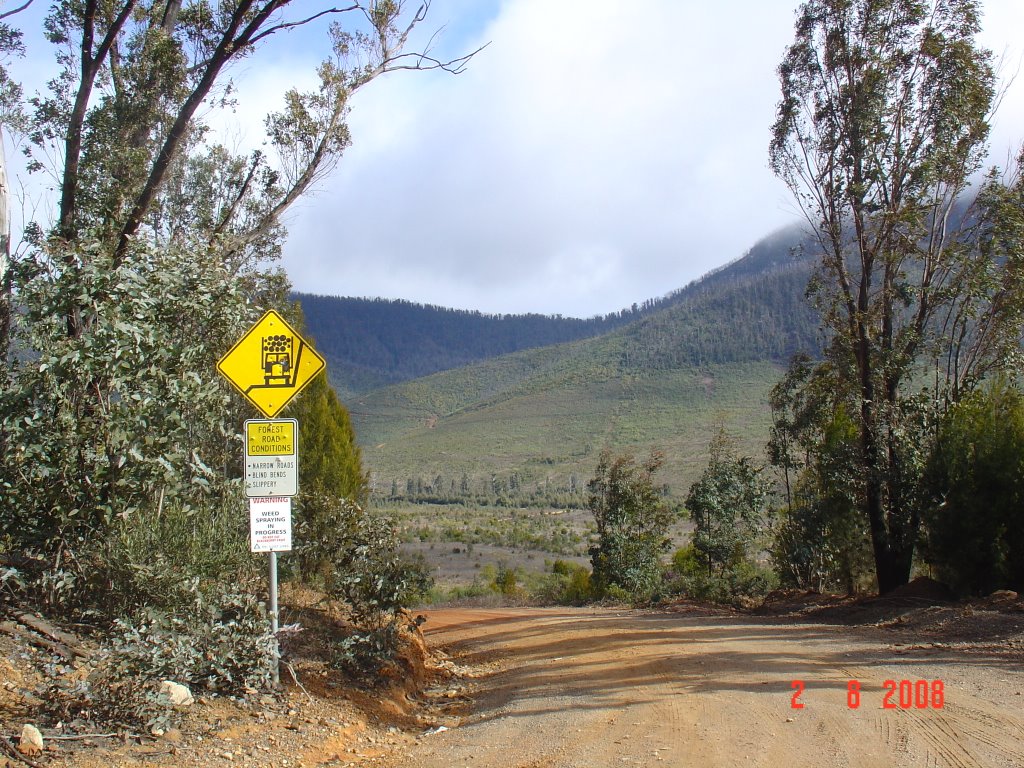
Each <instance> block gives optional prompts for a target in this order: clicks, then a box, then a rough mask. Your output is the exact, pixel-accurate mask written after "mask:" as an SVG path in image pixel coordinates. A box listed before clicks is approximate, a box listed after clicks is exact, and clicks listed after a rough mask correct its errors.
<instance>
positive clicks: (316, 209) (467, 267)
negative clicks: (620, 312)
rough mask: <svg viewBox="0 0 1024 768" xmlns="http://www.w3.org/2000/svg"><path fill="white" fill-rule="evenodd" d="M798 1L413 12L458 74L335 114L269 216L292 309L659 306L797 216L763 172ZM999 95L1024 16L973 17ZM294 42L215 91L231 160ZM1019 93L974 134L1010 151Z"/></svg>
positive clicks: (664, 0) (299, 59)
mask: <svg viewBox="0 0 1024 768" xmlns="http://www.w3.org/2000/svg"><path fill="white" fill-rule="evenodd" d="M796 7H797V0H792V1H791V0H731V2H722V3H713V2H707V1H706V0H699V1H698V0H646V1H645V2H643V3H624V2H622V1H621V0H576V1H575V2H551V0H434V2H433V4H432V7H431V11H430V15H429V16H428V18H427V20H426V21H425V22H424V23H423V28H424V30H429V31H433V30H434V29H436V28H437V27H439V26H441V25H444V26H445V29H444V30H443V32H442V35H441V37H440V38H439V40H440V42H439V48H438V54H439V55H444V54H449V55H458V54H459V53H462V52H466V51H469V50H473V49H475V48H476V47H477V46H479V45H482V44H483V43H488V42H489V43H490V45H489V46H488V47H487V49H486V50H484V51H483V52H481V53H480V54H478V55H477V56H476V58H475V59H474V60H473V61H472V63H471V64H470V66H469V68H468V70H467V71H466V72H465V73H464V74H461V75H459V76H450V75H445V74H441V73H395V74H392V75H389V76H387V77H385V78H382V79H380V80H378V81H376V82H374V83H372V84H371V85H370V86H368V87H367V89H365V90H363V91H362V92H360V93H359V94H358V95H357V96H356V97H355V99H354V100H353V109H352V113H351V116H350V120H349V123H350V127H351V131H352V136H353V145H352V147H351V148H350V149H349V150H348V152H347V153H346V155H345V157H344V159H343V160H342V162H341V164H340V166H339V167H338V169H337V170H336V171H335V173H334V175H333V176H332V177H331V178H330V179H329V180H328V181H327V182H325V183H323V184H322V185H321V187H320V189H319V190H318V191H317V193H316V194H315V195H314V196H312V197H310V198H307V199H306V200H304V201H302V202H301V203H299V205H298V206H297V207H296V208H295V209H293V211H292V212H291V213H290V215H289V216H288V219H287V225H288V228H289V232H290V235H289V238H288V241H287V244H286V246H285V256H284V267H285V269H286V270H287V272H288V274H289V276H290V278H291V280H292V283H293V285H294V287H295V289H296V290H299V291H307V292H315V293H321V294H329V295H337V296H373V297H376V296H381V297H387V298H402V299H409V300H413V301H418V302H424V303H431V304H438V305H443V306H449V307H459V308H466V309H479V310H482V311H485V312H496V313H505V312H508V313H522V312H541V313H549V314H555V313H558V314H563V315H575V316H591V315H594V314H602V313H605V312H609V311H613V310H617V309H620V308H622V307H625V306H629V305H630V304H632V303H633V302H642V301H643V300H644V299H647V298H652V297H657V296H661V295H663V294H665V293H667V292H669V291H671V290H673V289H676V288H679V287H682V286H683V285H685V284H686V283H688V282H689V281H690V280H693V279H695V278H697V277H699V276H700V275H702V274H704V273H705V272H707V271H708V270H709V269H712V268H714V267H716V266H719V265H721V264H723V263H725V262H727V261H730V260H732V259H735V258H737V257H739V256H741V255H743V253H744V252H745V251H746V250H747V249H748V248H750V246H752V245H753V244H754V243H755V242H756V241H757V240H758V239H759V238H760V237H762V236H763V235H765V234H767V233H768V232H770V231H771V230H773V229H775V228H777V227H779V226H782V225H785V224H787V223H790V222H793V221H795V220H796V219H797V215H796V211H795V208H794V205H793V203H792V201H791V198H790V196H789V193H788V191H787V190H786V189H785V187H784V186H783V185H782V184H781V182H779V181H777V180H776V179H775V178H774V177H773V176H772V174H771V172H770V171H769V170H768V152H767V147H768V140H769V129H770V126H771V123H772V121H773V117H774V110H775V105H776V102H777V100H778V93H779V88H778V81H777V78H776V74H775V69H776V67H777V65H778V63H779V61H780V59H781V58H782V55H783V51H784V49H785V47H786V45H787V44H788V43H789V42H790V41H791V40H792V37H793V21H794V11H795V8H796ZM984 7H985V18H984V26H985V34H984V35H983V37H982V43H983V44H984V45H986V46H988V47H989V48H991V49H993V50H994V51H995V52H996V54H997V55H1004V54H1005V56H1006V58H1007V62H1008V65H1007V67H1006V69H1005V71H1004V74H1005V75H1006V76H1012V75H1013V74H1014V73H1016V72H1017V70H1018V69H1019V68H1020V62H1021V59H1022V56H1024V38H1022V37H1021V30H1024V2H1022V1H1021V0H986V1H985V2H984ZM317 40H318V38H316V37H314V36H313V35H311V34H310V33H309V32H303V33H302V34H296V35H292V36H284V37H282V38H281V40H279V41H277V42H276V43H275V45H274V46H273V47H272V48H268V49H267V50H266V51H263V52H262V53H261V54H258V55H257V56H256V57H255V58H253V59H252V60H251V63H249V64H247V65H246V69H244V70H241V71H239V72H236V73H235V75H236V78H237V80H238V83H239V87H240V104H241V106H240V109H239V112H238V116H237V119H238V121H239V128H238V130H239V131H240V133H241V135H242V142H243V143H249V142H250V141H254V140H255V139H254V138H253V137H254V136H256V133H255V130H253V131H252V132H251V133H248V132H247V128H246V126H258V125H260V116H261V114H262V113H263V112H264V111H265V109H266V108H267V106H268V105H273V97H274V94H277V93H280V92H282V91H283V90H284V89H285V88H286V87H288V86H290V85H292V84H295V85H300V86H301V85H312V83H313V69H314V67H315V65H316V63H317V61H318V60H319V58H320V57H321V52H320V51H318V50H317ZM1022 91H1024V83H1018V84H1017V85H1016V86H1014V87H1011V88H1010V91H1009V93H1008V94H1007V97H1006V99H1005V101H1004V104H1003V106H1002V110H1001V112H1000V114H999V117H998V120H997V123H996V126H995V132H994V134H993V140H992V149H993V154H994V156H995V157H994V160H995V161H998V162H1005V159H1006V156H1007V154H1008V153H1010V154H1012V153H1013V152H1014V147H1016V145H1017V143H1018V142H1019V141H1020V140H1021V139H1024V94H1022Z"/></svg>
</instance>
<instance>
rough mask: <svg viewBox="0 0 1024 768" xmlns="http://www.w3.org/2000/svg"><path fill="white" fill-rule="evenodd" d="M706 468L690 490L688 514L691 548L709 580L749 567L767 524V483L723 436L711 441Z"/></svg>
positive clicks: (748, 458)
mask: <svg viewBox="0 0 1024 768" xmlns="http://www.w3.org/2000/svg"><path fill="white" fill-rule="evenodd" d="M708 453H709V462H708V466H707V467H706V468H705V469H704V471H703V472H702V473H701V474H700V477H698V478H697V480H696V481H695V482H694V483H693V485H691V486H690V492H689V494H688V495H687V497H686V509H687V510H689V512H690V516H691V518H692V520H693V525H694V530H693V549H694V552H695V554H696V556H697V558H698V559H699V560H700V562H701V564H702V565H703V567H704V568H705V570H706V573H707V575H708V576H724V575H726V573H727V572H728V571H730V570H734V569H736V568H739V567H741V566H742V565H743V564H745V563H750V562H751V561H752V559H753V557H754V555H755V554H756V552H757V545H758V543H759V542H760V535H761V532H762V530H763V528H764V525H765V504H766V502H767V499H768V491H769V483H768V481H767V480H766V479H765V478H764V476H763V471H762V469H761V468H760V467H758V466H757V465H756V464H754V462H753V461H752V460H751V458H750V457H748V456H739V455H737V454H736V452H735V450H734V448H733V447H732V444H731V442H730V440H729V439H728V437H727V435H726V434H725V432H724V431H719V433H718V434H717V435H716V436H715V437H714V438H712V440H711V443H710V445H709V450H708Z"/></svg>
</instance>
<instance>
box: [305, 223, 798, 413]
mask: <svg viewBox="0 0 1024 768" xmlns="http://www.w3.org/2000/svg"><path fill="white" fill-rule="evenodd" d="M800 242H801V234H800V231H799V229H797V228H795V227H792V228H787V229H783V230H780V231H778V232H775V233H773V234H771V235H769V236H768V237H765V238H764V239H762V240H761V241H759V242H758V243H757V244H756V245H755V246H754V247H753V248H751V250H750V251H749V252H748V253H747V254H746V255H745V256H743V257H742V258H740V259H737V260H736V261H733V262H731V263H730V264H727V265H725V266H723V267H721V268H719V269H718V270H715V271H714V272H712V273H711V274H709V275H706V276H705V277H704V278H702V279H700V280H696V281H694V282H693V283H691V284H690V285H688V286H686V287H685V288H681V289H677V290H674V291H671V292H668V293H666V295H665V296H663V297H662V298H659V299H649V300H647V301H645V302H644V303H643V304H642V305H633V306H632V307H629V308H627V309H623V310H621V311H618V312H611V313H609V314H606V315H604V316H598V317H592V318H589V319H578V318H565V317H561V316H546V315H536V314H533V315H487V314H483V313H481V312H474V311H466V310H456V309H445V308H443V307H435V306H424V305H422V304H415V303H413V302H409V301H393V300H385V299H359V298H338V297H329V296H316V295H312V294H294V298H295V299H297V300H299V301H300V302H301V304H302V309H303V312H304V314H305V317H306V322H307V326H308V328H309V331H310V333H311V334H312V336H313V337H314V339H315V340H316V345H317V349H318V350H319V351H320V352H321V353H322V354H323V355H324V356H325V357H326V358H327V360H328V371H329V375H330V378H331V383H332V384H333V385H334V387H335V389H336V390H337V391H338V392H339V394H341V395H342V397H347V396H351V395H353V394H356V393H361V392H367V391H370V390H373V389H376V388H378V387H381V386H385V385H388V384H395V383H399V382H402V381H408V380H410V379H416V378H420V377H423V376H428V375H430V374H432V373H436V372H439V371H445V370H450V369H453V368H459V367H462V366H465V365H469V364H472V363H475V362H479V361H482V360H487V359H490V358H494V357H499V356H502V355H507V354H511V353H513V352H518V351H521V350H526V349H535V348H538V347H546V346H551V345H554V344H563V343H566V342H570V341H578V340H581V339H588V338H593V337H595V336H600V335H602V334H607V333H610V332H613V331H616V330H618V329H620V328H623V327H629V328H630V331H629V333H628V337H627V338H628V344H627V345H626V350H625V352H624V354H625V355H626V357H625V359H624V361H623V362H624V364H625V365H626V366H627V367H634V366H638V365H639V366H640V367H655V368H663V367H665V366H669V367H671V366H676V365H681V364H689V365H702V364H705V363H723V362H747V361H757V360H783V359H786V358H787V357H788V356H789V355H790V354H792V352H793V351H795V350H796V349H798V348H808V347H811V346H814V345H815V343H816V340H815V339H814V337H813V328H815V327H816V325H817V324H816V323H815V322H811V320H810V318H811V315H810V310H809V309H808V308H807V307H806V305H805V302H804V301H803V290H804V287H805V286H806V284H807V278H808V270H807V267H806V266H805V262H803V261H801V260H799V259H798V258H796V257H795V256H794V255H793V249H794V247H795V246H797V245H798V244H799V243H800ZM637 321H640V322H639V323H638V322H637Z"/></svg>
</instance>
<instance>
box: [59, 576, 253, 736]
mask: <svg viewBox="0 0 1024 768" xmlns="http://www.w3.org/2000/svg"><path fill="white" fill-rule="evenodd" d="M272 664H273V643H272V636H271V634H270V623H269V618H268V616H267V613H266V610H265V607H264V605H263V604H262V603H261V602H258V601H257V600H256V599H255V598H254V597H252V596H251V595H245V594H237V593H232V592H223V593H221V594H218V595H216V596H215V597H214V598H213V599H211V600H208V599H206V598H205V597H203V596H202V595H201V594H200V593H198V592H197V593H195V600H194V604H193V610H192V611H191V612H190V614H189V615H188V617H187V618H184V617H182V616H175V615H170V614H167V613H163V612H159V611H154V610H150V611H146V612H144V613H143V614H142V615H141V616H140V617H139V618H137V619H135V620H126V619H125V620H118V621H116V622H115V623H114V627H113V631H112V633H111V634H110V636H109V637H108V639H107V641H106V643H105V645H104V646H103V647H102V648H101V649H100V651H99V652H98V653H97V654H95V655H94V656H93V658H92V660H91V661H90V663H89V669H88V673H87V675H86V676H85V677H84V678H80V679H74V680H70V679H69V678H68V677H62V676H56V675H55V676H54V677H53V678H52V681H51V683H50V684H49V686H48V688H47V690H46V691H45V692H43V695H42V699H43V701H44V707H45V709H46V710H47V711H48V712H49V713H50V714H51V716H53V717H54V718H56V719H58V720H61V721H64V722H69V721H72V720H76V719H77V720H83V721H86V722H93V723H96V724H101V723H103V724H106V723H117V724H121V725H126V726H144V727H146V728H155V727H160V728H166V727H168V725H169V724H171V723H172V721H173V719H174V718H175V716H176V715H175V713H174V712H173V711H172V710H171V709H170V706H169V702H168V701H167V700H166V698H165V697H164V696H162V695H161V694H160V692H159V686H160V682H161V681H162V680H164V679H171V680H174V681H175V682H178V683H182V684H185V685H188V686H189V687H190V688H191V689H192V690H193V691H196V690H204V691H208V692H212V693H223V694H244V693H251V692H254V691H255V690H258V689H261V688H264V687H266V685H267V683H268V682H269V680H270V673H271V668H272Z"/></svg>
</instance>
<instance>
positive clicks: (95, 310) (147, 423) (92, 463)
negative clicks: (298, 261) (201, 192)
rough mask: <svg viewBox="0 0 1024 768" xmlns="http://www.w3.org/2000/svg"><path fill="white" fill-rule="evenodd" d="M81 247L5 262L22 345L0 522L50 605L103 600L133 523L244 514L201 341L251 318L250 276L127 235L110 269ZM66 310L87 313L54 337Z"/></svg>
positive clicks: (224, 396) (6, 410)
mask: <svg viewBox="0 0 1024 768" xmlns="http://www.w3.org/2000/svg"><path fill="white" fill-rule="evenodd" d="M80 250H81V251H82V253H80V254H75V255H70V254H67V253H62V255H61V261H62V262H64V263H68V262H69V261H70V260H72V259H73V260H74V261H75V262H76V265H77V268H76V269H75V270H74V271H73V272H72V271H69V270H66V269H60V268H55V267H54V264H53V261H52V260H50V259H48V258H46V256H47V254H46V253H45V252H40V254H39V255H38V256H37V257H36V258H31V259H23V260H22V261H20V262H19V263H18V265H17V268H16V274H17V280H16V284H17V286H18V294H17V295H18V300H19V305H20V306H21V307H22V312H21V314H20V315H19V316H18V317H17V322H16V323H15V325H14V330H15V337H14V340H15V344H16V348H17V349H18V350H19V351H20V353H19V355H18V356H17V357H15V358H14V359H12V360H11V361H10V363H9V366H8V378H7V381H6V382H5V387H4V388H3V389H2V390H0V441H2V443H3V448H4V450H3V451H2V453H0V467H2V473H0V504H3V506H4V509H5V514H4V515H3V516H2V519H0V530H2V532H3V535H4V537H5V539H6V541H7V542H8V543H9V548H10V549H11V550H12V551H14V552H18V553H20V556H21V557H22V558H23V562H22V567H23V568H25V569H27V570H28V571H30V572H33V573H36V574H37V575H38V576H40V577H41V578H43V580H44V583H46V584H48V585H50V589H48V590H47V591H46V592H45V594H44V597H45V598H46V599H47V600H48V601H49V602H50V603H51V604H61V603H64V602H66V601H74V602H76V603H81V604H88V603H89V602H90V600H92V599H98V598H96V595H95V594H93V593H94V591H96V590H110V589H111V587H114V588H113V590H112V593H111V594H110V595H108V596H107V598H113V593H114V592H117V587H116V586H114V585H112V584H111V583H110V580H109V578H110V576H111V574H110V570H109V569H110V568H111V567H113V562H114V561H113V560H112V559H111V558H110V557H107V556H105V554H106V553H107V550H108V549H109V548H110V547H111V546H112V545H114V544H115V543H116V542H118V541H119V540H120V539H121V537H122V536H126V537H128V539H132V538H133V536H134V535H133V534H132V533H131V532H130V531H131V529H132V528H134V527H137V526H154V527H157V528H159V527H160V518H161V516H162V515H165V514H166V515H171V514H172V511H171V510H175V512H174V514H184V515H194V514H198V513H200V511H202V512H203V514H204V515H205V516H206V517H205V521H206V522H209V521H211V520H212V519H215V518H216V517H217V515H219V514H228V510H230V514H231V515H232V516H234V517H236V518H241V516H242V515H243V514H244V512H243V509H242V500H241V498H240V487H239V481H238V479H237V472H233V473H226V472H225V468H226V467H227V466H228V465H233V464H234V463H235V462H237V456H238V454H239V450H240V445H239V442H238V440H237V436H236V432H237V423H238V421H239V417H240V413H239V410H238V405H237V403H236V402H235V399H234V398H233V397H232V396H231V395H230V394H229V393H228V392H227V389H226V387H225V386H224V385H223V383H222V382H219V381H217V380H216V378H215V377H214V376H213V375H212V373H211V372H212V370H213V367H214V364H215V362H216V359H217V356H218V355H219V353H220V349H219V345H218V346H212V345H211V344H210V343H209V342H210V339H211V338H222V339H230V338H234V337H236V336H237V335H239V334H240V333H241V332H242V331H243V330H244V328H245V326H246V324H247V323H249V322H251V320H252V319H253V311H254V308H253V307H252V305H251V303H250V295H251V293H250V290H251V287H252V286H247V285H246V284H245V283H243V282H241V281H239V280H238V279H237V277H236V276H234V275H232V274H231V273H230V271H229V270H227V269H226V268H225V267H224V266H223V264H222V263H221V261H220V259H219V258H217V257H216V255H214V254H206V255H205V256H204V255H202V254H197V253H190V254H188V258H185V255H184V254H182V253H180V252H178V251H177V250H176V249H173V248H171V249H166V250H165V249H156V248H153V247H151V246H148V245H146V244H145V243H135V244H134V245H133V248H132V251H131V258H130V259H125V260H123V261H121V263H120V264H118V265H116V266H115V265H114V264H113V263H112V259H111V254H110V253H109V252H108V251H105V250H104V249H103V248H102V247H101V246H100V245H99V244H97V243H96V242H95V241H94V242H92V243H89V244H88V245H83V246H82V247H81V249H80ZM69 306H77V307H87V308H88V311H89V316H90V318H91V321H90V330H89V333H87V334H82V335H78V336H72V335H69V334H68V333H67V327H66V323H65V320H64V319H65V318H66V317H67V312H66V311H67V308H68V307H69ZM232 478H235V479H232ZM154 517H155V518H156V519H157V522H155V523H154V522H153V520H152V518H154ZM236 529H238V531H239V532H236V533H235V535H234V536H233V537H229V539H228V540H231V539H234V541H235V542H236V546H237V545H239V544H240V543H241V542H242V539H241V535H240V529H241V526H236ZM225 544H226V542H225ZM177 546H178V547H179V548H180V547H187V540H186V541H179V542H177ZM139 554H140V555H141V558H140V559H141V560H142V561H143V562H145V560H146V559H147V557H146V555H145V554H143V553H139ZM148 554H152V552H149V553H148ZM126 573H130V569H126ZM107 598H104V599H107Z"/></svg>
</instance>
